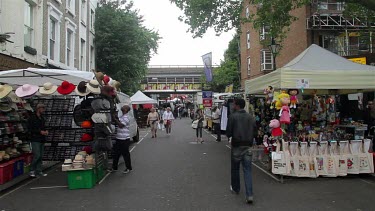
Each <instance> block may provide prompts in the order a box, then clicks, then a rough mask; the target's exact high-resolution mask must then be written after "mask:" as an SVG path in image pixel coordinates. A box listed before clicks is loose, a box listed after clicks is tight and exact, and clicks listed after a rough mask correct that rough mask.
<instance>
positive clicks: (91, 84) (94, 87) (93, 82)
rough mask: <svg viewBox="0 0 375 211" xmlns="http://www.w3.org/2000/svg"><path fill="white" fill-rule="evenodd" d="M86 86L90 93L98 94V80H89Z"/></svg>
mask: <svg viewBox="0 0 375 211" xmlns="http://www.w3.org/2000/svg"><path fill="white" fill-rule="evenodd" d="M86 86H87V89H88V90H90V91H91V92H92V93H94V94H100V87H99V82H98V81H97V80H91V81H90V82H89V83H88V84H87V85H86Z"/></svg>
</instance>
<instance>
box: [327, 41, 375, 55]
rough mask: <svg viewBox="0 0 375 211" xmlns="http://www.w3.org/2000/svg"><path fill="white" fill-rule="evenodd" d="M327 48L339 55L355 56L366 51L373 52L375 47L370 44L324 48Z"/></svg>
mask: <svg viewBox="0 0 375 211" xmlns="http://www.w3.org/2000/svg"><path fill="white" fill-rule="evenodd" d="M326 49H327V50H329V51H331V52H333V53H335V54H338V55H339V56H356V55H361V54H366V53H373V52H375V47H371V46H370V45H362V44H361V45H349V46H343V47H340V48H339V47H330V48H326Z"/></svg>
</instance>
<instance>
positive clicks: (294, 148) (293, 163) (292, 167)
mask: <svg viewBox="0 0 375 211" xmlns="http://www.w3.org/2000/svg"><path fill="white" fill-rule="evenodd" d="M289 153H290V158H289V161H288V163H287V169H288V174H287V175H288V176H292V177H295V176H297V170H298V167H297V163H298V158H297V157H298V156H299V147H298V142H290V143H289Z"/></svg>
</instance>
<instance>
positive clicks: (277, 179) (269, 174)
mask: <svg viewBox="0 0 375 211" xmlns="http://www.w3.org/2000/svg"><path fill="white" fill-rule="evenodd" d="M253 166H255V167H257V168H258V169H260V170H261V171H263V172H264V173H266V174H267V175H268V176H270V177H272V178H273V179H275V180H276V181H278V182H280V179H279V178H277V177H275V176H274V175H273V174H271V173H269V172H268V171H266V170H264V169H262V168H261V167H260V166H258V165H257V164H255V163H253Z"/></svg>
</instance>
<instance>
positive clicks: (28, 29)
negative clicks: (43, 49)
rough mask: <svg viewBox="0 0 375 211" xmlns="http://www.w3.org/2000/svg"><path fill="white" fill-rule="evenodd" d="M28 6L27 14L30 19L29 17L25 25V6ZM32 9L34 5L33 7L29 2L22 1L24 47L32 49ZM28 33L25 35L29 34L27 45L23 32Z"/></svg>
mask: <svg viewBox="0 0 375 211" xmlns="http://www.w3.org/2000/svg"><path fill="white" fill-rule="evenodd" d="M27 5H28V6H29V14H30V17H29V19H28V20H29V23H27V24H29V25H27V24H26V6H27ZM34 7H35V5H33V4H32V3H31V2H29V1H26V0H25V1H24V20H23V24H24V33H23V35H24V37H23V38H24V46H29V47H34V28H33V27H34ZM26 31H27V32H28V33H27V34H29V36H30V37H29V40H28V41H29V43H28V44H27V39H26V33H25V32H26Z"/></svg>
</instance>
